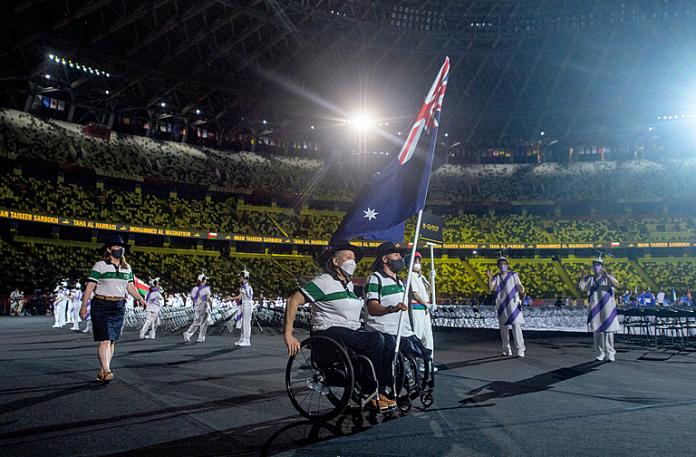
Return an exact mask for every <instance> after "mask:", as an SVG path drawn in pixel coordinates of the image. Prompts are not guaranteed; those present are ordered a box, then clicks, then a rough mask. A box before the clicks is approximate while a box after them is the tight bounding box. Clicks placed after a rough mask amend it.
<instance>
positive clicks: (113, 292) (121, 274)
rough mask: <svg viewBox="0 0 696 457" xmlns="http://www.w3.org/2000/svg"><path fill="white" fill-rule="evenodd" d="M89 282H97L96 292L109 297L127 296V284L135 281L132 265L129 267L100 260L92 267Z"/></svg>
mask: <svg viewBox="0 0 696 457" xmlns="http://www.w3.org/2000/svg"><path fill="white" fill-rule="evenodd" d="M87 282H93V283H96V284H97V288H96V289H95V291H94V293H95V294H97V295H104V296H107V297H123V298H126V295H127V291H126V286H127V285H128V283H129V282H133V271H132V270H131V267H130V265H129V266H128V267H127V268H124V267H121V266H119V265H114V264H113V263H111V262H109V263H107V262H105V261H103V260H100V261H99V262H97V263H95V264H94V266H93V267H92V271H90V273H89V277H88V278H87Z"/></svg>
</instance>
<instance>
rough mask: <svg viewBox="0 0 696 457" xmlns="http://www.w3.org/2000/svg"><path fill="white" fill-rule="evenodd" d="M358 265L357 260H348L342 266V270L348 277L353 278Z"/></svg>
mask: <svg viewBox="0 0 696 457" xmlns="http://www.w3.org/2000/svg"><path fill="white" fill-rule="evenodd" d="M357 266H358V264H357V263H355V260H346V261H345V262H343V263H342V264H341V270H343V272H344V273H345V274H347V275H348V276H353V273H355V269H356V268H357Z"/></svg>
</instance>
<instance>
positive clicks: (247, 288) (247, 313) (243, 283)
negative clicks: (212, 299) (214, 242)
mask: <svg viewBox="0 0 696 457" xmlns="http://www.w3.org/2000/svg"><path fill="white" fill-rule="evenodd" d="M249 277H250V274H249V272H248V271H247V269H246V268H244V270H242V271H241V273H239V294H238V295H236V296H235V297H232V300H234V301H237V302H238V303H239V308H238V309H239V310H241V312H242V317H241V319H240V320H241V324H242V325H241V329H242V334H241V335H239V340H238V341H237V342H236V343H234V345H235V346H242V347H244V346H251V319H252V318H253V316H254V289H252V288H251V284H249Z"/></svg>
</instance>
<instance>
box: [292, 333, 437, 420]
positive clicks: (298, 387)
mask: <svg viewBox="0 0 696 457" xmlns="http://www.w3.org/2000/svg"><path fill="white" fill-rule="evenodd" d="M424 362H425V371H424V373H423V374H421V373H420V370H419V365H418V361H417V359H416V358H414V357H412V356H409V355H404V354H401V353H400V354H399V357H397V359H396V363H395V364H394V384H395V385H394V387H393V388H394V391H395V392H396V396H395V397H396V403H397V408H398V409H399V410H400V411H401V412H402V413H407V412H408V411H410V410H411V408H412V400H414V399H416V398H420V401H421V404H422V405H423V407H424V408H427V407H429V406H430V405H432V403H433V397H432V393H433V387H434V380H433V366H432V363H430V361H429V360H426V361H424ZM285 383H286V389H287V392H288V397H289V398H290V402H291V403H292V405H293V406H294V407H295V409H296V410H297V412H299V413H300V414H301V415H302V416H304V417H306V418H307V419H310V420H313V421H318V422H326V421H329V420H331V419H334V418H335V417H338V416H339V415H341V414H344V413H345V412H350V413H351V414H352V418H353V420H354V421H355V422H358V421H362V419H363V413H364V411H365V410H366V409H367V405H368V404H369V402H370V401H371V400H374V399H376V398H377V396H378V385H377V375H376V374H375V369H374V366H373V365H372V362H371V361H370V360H369V359H368V358H367V357H366V356H364V355H359V354H355V353H353V352H352V351H349V350H348V349H347V348H346V347H345V346H344V345H343V344H341V343H340V342H338V341H336V340H335V339H333V338H329V337H326V336H311V337H309V338H307V339H305V340H304V341H302V343H300V349H299V351H298V352H297V354H296V355H295V356H291V357H290V358H289V359H288V363H287V366H286V370H285ZM375 412H377V411H376V410H375ZM392 412H393V410H392V411H386V412H384V413H385V414H391V413H392Z"/></svg>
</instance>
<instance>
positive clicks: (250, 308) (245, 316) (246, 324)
mask: <svg viewBox="0 0 696 457" xmlns="http://www.w3.org/2000/svg"><path fill="white" fill-rule="evenodd" d="M253 312H254V304H253V303H252V302H244V303H242V334H241V335H240V336H239V341H238V343H244V344H251V318H252V317H253Z"/></svg>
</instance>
